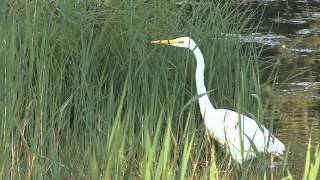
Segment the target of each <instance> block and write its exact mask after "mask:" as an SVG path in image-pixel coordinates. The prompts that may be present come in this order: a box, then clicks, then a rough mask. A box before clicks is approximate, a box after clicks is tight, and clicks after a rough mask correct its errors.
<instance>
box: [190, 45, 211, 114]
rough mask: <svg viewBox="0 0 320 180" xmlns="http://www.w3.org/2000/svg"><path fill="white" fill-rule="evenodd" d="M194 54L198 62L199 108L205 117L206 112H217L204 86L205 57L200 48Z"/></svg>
mask: <svg viewBox="0 0 320 180" xmlns="http://www.w3.org/2000/svg"><path fill="white" fill-rule="evenodd" d="M193 53H194V55H195V57H196V60H197V69H196V86H197V92H198V95H200V96H201V97H200V98H199V106H200V111H201V114H202V116H203V117H204V116H205V114H206V111H212V110H215V108H214V107H213V105H212V104H211V102H210V100H209V97H208V94H206V93H207V89H206V87H205V86H204V59H203V55H202V53H201V51H200V49H199V48H198V47H196V49H194V50H193Z"/></svg>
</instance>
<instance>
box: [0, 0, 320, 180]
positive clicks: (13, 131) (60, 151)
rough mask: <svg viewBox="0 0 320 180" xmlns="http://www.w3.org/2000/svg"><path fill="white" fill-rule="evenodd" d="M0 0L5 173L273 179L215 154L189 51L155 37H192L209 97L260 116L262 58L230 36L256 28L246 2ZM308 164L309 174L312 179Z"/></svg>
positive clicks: (0, 172)
mask: <svg viewBox="0 0 320 180" xmlns="http://www.w3.org/2000/svg"><path fill="white" fill-rule="evenodd" d="M1 3H2V4H0V7H1V9H0V11H1V18H2V19H1V21H0V27H1V28H0V58H1V59H2V60H1V61H0V63H1V66H0V67H1V68H0V69H1V74H2V76H1V79H0V106H1V108H0V111H1V119H2V121H1V127H0V128H1V131H0V132H1V133H0V141H1V143H0V147H1V149H2V151H0V177H2V178H12V179H100V178H101V179H122V178H133V179H175V178H179V179H190V178H195V179H207V178H209V177H210V179H212V178H215V177H216V178H217V179H224V178H237V179H243V178H257V177H258V178H263V177H265V178H268V177H270V176H271V175H272V172H270V170H269V168H268V167H267V163H260V162H249V163H248V165H244V166H243V167H242V166H239V165H237V164H235V162H234V161H232V160H230V159H229V157H228V156H226V155H225V154H224V153H222V152H221V151H217V150H214V148H213V145H212V144H210V142H209V138H208V137H207V136H206V135H205V126H204V124H203V121H202V119H201V115H200V113H199V110H198V106H197V101H196V90H195V80H194V72H195V60H194V57H193V55H192V54H191V52H189V51H187V50H183V49H177V48H172V47H170V48H169V47H160V46H153V45H151V44H150V41H151V40H155V39H166V38H176V37H180V36H191V37H192V38H194V39H195V40H196V41H197V43H198V45H199V47H201V49H202V51H203V53H204V56H205V60H206V84H207V87H208V90H210V91H212V92H211V93H210V97H211V100H212V102H213V104H215V105H216V106H218V107H223V108H230V109H234V110H237V111H239V112H242V113H244V112H251V113H252V114H253V115H254V116H256V117H257V118H259V119H260V121H261V122H263V108H264V106H263V104H262V100H261V98H262V94H261V87H260V84H261V82H260V81H259V79H260V78H259V65H258V64H257V61H256V60H257V58H258V56H259V54H258V53H257V51H256V50H255V48H254V47H253V46H252V47H251V46H249V47H246V48H243V47H242V46H241V44H240V42H239V39H237V38H234V37H225V36H224V35H223V33H234V34H239V33H241V32H246V31H250V29H246V28H247V27H248V26H249V25H250V24H249V23H250V22H249V20H248V18H247V17H248V16H250V13H249V12H248V11H246V10H245V9H240V8H239V7H234V6H233V5H232V4H230V3H224V2H215V1H214V2H211V1H200V3H199V4H191V5H182V6H180V7H177V5H176V4H175V2H174V1H172V2H170V1H169V2H167V1H166V2H164V1H157V0H152V1H148V2H145V1H133V0H129V1H117V0H114V1H112V0H110V1H92V0H91V1H90V0H88V1H73V0H71V1H62V0H60V1H52V2H50V1H49V2H48V1H17V2H16V3H14V2H12V3H11V1H7V2H1ZM190 99H191V100H190ZM316 158H317V159H316V162H317V164H319V163H318V161H319V155H318V156H317V157H316ZM262 162H263V160H262ZM254 163H258V164H259V166H257V165H252V164H254ZM307 163H310V164H312V163H311V160H310V161H308V162H307ZM312 167H313V168H310V173H309V172H306V173H307V175H306V176H308V177H316V176H317V174H316V173H315V170H314V168H316V166H312ZM317 167H319V165H317ZM252 169H253V171H252ZM311 169H313V170H311ZM261 170H262V171H261ZM287 172H288V171H287V169H286V168H283V170H282V171H280V172H277V173H276V176H277V177H280V176H281V177H282V176H287V174H288V173H287ZM312 173H313V175H311V174H312Z"/></svg>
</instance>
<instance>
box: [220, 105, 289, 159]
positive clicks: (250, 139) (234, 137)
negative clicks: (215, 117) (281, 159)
mask: <svg viewBox="0 0 320 180" xmlns="http://www.w3.org/2000/svg"><path fill="white" fill-rule="evenodd" d="M225 111H226V112H227V117H226V120H225V134H226V141H227V143H228V146H229V149H230V151H234V152H231V153H234V156H240V155H241V154H240V152H241V150H240V149H241V146H242V148H243V152H244V153H245V154H244V157H247V158H250V156H253V155H254V154H255V152H256V151H257V152H265V151H268V152H272V153H274V154H277V152H278V154H282V152H283V151H284V145H283V144H282V143H281V142H280V141H279V140H278V139H277V138H275V137H274V136H273V135H272V134H270V133H269V131H268V129H266V128H265V127H264V126H263V125H258V124H257V122H256V121H255V120H253V119H251V118H249V117H247V116H245V115H242V114H239V113H237V112H234V111H230V110H225ZM240 135H241V136H240ZM241 142H242V145H241Z"/></svg>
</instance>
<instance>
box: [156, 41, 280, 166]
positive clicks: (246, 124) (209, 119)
mask: <svg viewBox="0 0 320 180" xmlns="http://www.w3.org/2000/svg"><path fill="white" fill-rule="evenodd" d="M151 43H153V44H162V45H170V46H176V47H182V48H187V49H190V50H191V51H192V52H193V53H194V55H195V57H196V60H197V69H196V74H195V75H196V87H197V93H198V95H199V96H200V97H199V99H198V101H199V106H200V111H201V115H202V118H203V119H204V122H205V126H206V128H207V129H208V131H209V133H210V135H211V136H213V138H214V139H216V140H217V141H218V142H219V143H220V144H222V145H223V146H225V147H226V149H227V151H228V152H229V153H230V154H231V157H232V158H233V159H235V160H236V161H238V162H239V163H240V164H241V163H242V162H243V161H246V160H249V159H251V158H254V157H255V156H256V152H269V153H271V154H273V155H275V156H278V157H280V158H281V156H282V155H283V153H284V151H285V146H284V144H283V143H282V142H281V141H280V140H279V139H277V138H276V137H274V136H273V135H272V134H271V133H270V132H269V131H268V129H266V128H265V127H264V126H263V125H258V124H257V123H256V121H255V120H253V119H251V118H249V117H247V116H245V115H243V114H240V113H237V112H234V111H231V110H227V109H216V108H214V107H213V105H212V104H211V102H210V100H209V97H208V95H207V90H206V87H205V85H204V66H205V65H204V59H203V55H202V53H201V51H200V49H199V47H197V45H196V43H195V42H194V41H193V40H192V39H191V38H189V37H181V38H177V39H172V40H157V41H152V42H151Z"/></svg>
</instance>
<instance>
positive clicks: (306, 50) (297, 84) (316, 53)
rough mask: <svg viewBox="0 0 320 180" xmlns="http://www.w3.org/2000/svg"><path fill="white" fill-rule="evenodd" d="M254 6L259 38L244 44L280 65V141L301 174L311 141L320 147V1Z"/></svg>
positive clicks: (294, 0) (277, 116)
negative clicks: (259, 48)
mask: <svg viewBox="0 0 320 180" xmlns="http://www.w3.org/2000/svg"><path fill="white" fill-rule="evenodd" d="M249 4H251V5H253V7H254V8H258V11H257V13H256V17H255V19H256V20H257V21H258V20H261V22H260V28H259V30H258V33H256V34H253V35H252V36H250V37H251V38H250V39H248V38H246V39H244V40H245V41H252V42H255V43H257V44H263V45H264V49H265V50H264V52H263V57H262V58H261V61H262V62H264V61H265V62H268V61H269V62H276V63H278V64H279V66H278V67H279V69H278V70H279V71H278V78H279V79H278V83H277V84H276V90H275V91H274V92H273V93H272V96H273V97H275V99H276V102H275V105H276V108H275V114H274V116H275V120H276V121H277V122H276V127H277V136H278V137H279V138H280V139H281V140H282V141H284V142H285V144H286V145H287V146H288V147H289V149H290V152H291V154H289V164H290V166H291V168H290V169H291V170H292V171H294V172H293V173H294V174H296V175H301V174H302V173H303V168H304V162H305V154H306V147H307V144H308V141H309V138H310V137H311V138H312V143H313V148H315V146H316V144H319V143H320V0H319V1H301V0H300V1H297V0H290V1H264V2H250V3H249ZM262 14H263V16H262V17H261V15H262ZM270 73H271V69H269V70H267V71H265V72H263V74H264V75H265V76H267V75H269V74H270ZM267 114H269V115H267V118H268V117H269V118H270V116H271V115H270V114H271V110H270V112H269V113H267Z"/></svg>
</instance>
